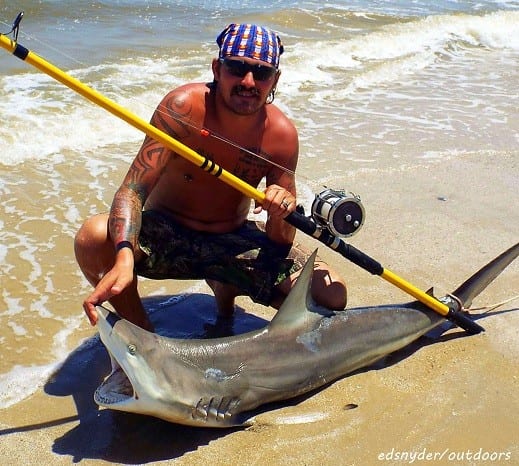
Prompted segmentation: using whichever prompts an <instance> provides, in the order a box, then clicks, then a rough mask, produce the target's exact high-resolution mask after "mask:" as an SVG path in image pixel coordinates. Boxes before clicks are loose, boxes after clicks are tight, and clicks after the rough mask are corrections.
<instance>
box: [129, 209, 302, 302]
mask: <svg viewBox="0 0 519 466" xmlns="http://www.w3.org/2000/svg"><path fill="white" fill-rule="evenodd" d="M262 226H263V224H262V223H259V222H258V223H257V222H253V221H247V222H245V223H244V224H243V226H241V227H239V228H238V229H236V230H235V231H232V232H230V233H223V234H222V233H207V232H201V231H196V230H191V229H189V228H186V227H185V226H183V225H180V224H178V223H177V222H175V221H174V220H173V219H172V218H170V217H169V216H167V215H165V214H163V213H161V212H157V211H150V210H148V211H144V212H143V213H142V226H141V232H140V236H139V246H140V248H141V249H142V250H143V251H144V253H145V254H146V256H145V257H144V258H143V259H142V260H140V261H139V262H138V263H137V264H136V266H135V269H136V272H137V274H138V275H140V276H143V277H147V278H152V279H155V280H163V279H179V280H182V279H184V280H193V279H212V280H218V281H220V282H224V283H229V284H232V285H235V286H236V287H238V289H240V290H241V292H242V293H243V294H244V295H247V296H250V297H251V299H252V300H253V301H255V302H258V303H261V304H264V305H268V304H270V302H271V300H272V298H273V291H274V290H273V287H274V286H275V285H277V284H278V283H280V282H282V281H283V280H284V279H285V278H287V277H288V276H289V275H290V274H292V273H293V272H295V271H297V270H299V269H301V268H302V267H303V265H304V264H305V262H306V259H307V258H308V254H306V253H305V252H303V250H301V249H300V248H298V247H297V246H295V245H294V246H292V247H290V246H285V245H279V244H276V243H274V242H272V241H271V240H269V239H268V238H267V235H266V234H265V231H264V229H263V228H262Z"/></svg>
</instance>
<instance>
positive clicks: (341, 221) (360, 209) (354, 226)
mask: <svg viewBox="0 0 519 466" xmlns="http://www.w3.org/2000/svg"><path fill="white" fill-rule="evenodd" d="M311 210H312V219H313V220H314V222H315V223H316V224H317V225H318V226H319V227H320V228H326V229H327V230H329V231H330V232H331V233H332V234H333V235H335V236H339V237H348V236H352V235H354V234H355V233H357V231H358V230H359V229H360V227H361V226H362V225H363V224H364V216H365V212H364V206H363V205H362V203H361V201H360V196H358V195H356V194H353V193H350V192H348V193H347V192H345V191H344V190H335V189H325V190H324V191H322V192H320V193H319V194H316V196H315V199H314V201H313V203H312V209H311Z"/></svg>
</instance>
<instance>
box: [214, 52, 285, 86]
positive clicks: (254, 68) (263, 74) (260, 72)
mask: <svg viewBox="0 0 519 466" xmlns="http://www.w3.org/2000/svg"><path fill="white" fill-rule="evenodd" d="M220 63H222V64H223V65H224V66H225V68H226V69H227V71H228V72H229V74H231V75H232V76H236V77H237V78H244V77H245V76H246V75H247V73H249V72H251V73H252V76H253V77H254V80H255V81H268V80H269V79H272V77H273V76H274V75H275V74H276V73H277V69H276V68H274V67H272V66H267V65H251V64H250V63H247V62H245V61H243V60H236V59H230V58H220Z"/></svg>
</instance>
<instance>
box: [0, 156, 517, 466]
mask: <svg viewBox="0 0 519 466" xmlns="http://www.w3.org/2000/svg"><path fill="white" fill-rule="evenodd" d="M518 164H519V162H518V156H517V154H502V153H499V154H465V155H459V156H456V157H454V158H452V159H450V160H444V161H443V162H442V163H436V162H432V161H428V162H427V161H424V163H423V166H420V167H410V168H407V169H405V168H404V169H399V170H386V171H384V172H377V171H373V172H369V171H368V172H366V173H363V174H357V175H355V176H353V177H346V176H345V177H344V179H342V180H334V183H333V185H334V186H337V187H338V185H337V184H339V186H340V184H341V182H342V185H343V186H344V187H346V188H347V189H351V190H354V191H355V192H358V193H360V194H361V196H362V199H363V202H364V204H365V207H366V211H367V219H366V225H365V226H364V227H363V229H362V230H361V232H359V233H358V235H357V236H355V237H353V238H351V239H349V240H348V242H350V243H352V244H353V245H355V246H356V247H357V248H359V249H360V250H363V251H365V252H366V253H368V254H369V255H371V256H372V257H374V258H375V259H377V260H379V261H380V262H381V263H382V264H383V265H384V266H385V267H386V268H388V269H390V270H392V271H394V272H395V273H397V274H399V275H401V276H402V277H404V278H406V279H408V280H409V281H411V282H412V283H413V284H415V285H417V286H418V287H420V288H422V289H426V288H429V286H431V285H435V286H437V293H438V294H439V293H443V292H446V291H451V290H452V289H454V288H455V287H456V286H457V285H459V284H460V283H461V282H462V281H464V280H465V279H466V278H467V277H468V276H469V275H471V274H472V273H473V272H475V271H476V270H477V269H479V268H480V267H481V266H483V265H484V264H485V263H487V262H488V261H489V260H491V259H493V258H494V257H495V256H497V255H498V254H499V253H500V252H502V251H503V250H505V249H506V248H508V247H509V246H511V245H513V244H515V243H516V242H517V241H518V239H519V208H518V206H519V202H518V201H519V195H518V186H519V166H518ZM330 185H332V183H330ZM300 240H301V241H302V242H303V243H305V244H307V245H309V246H312V247H313V246H317V243H316V242H315V241H314V240H311V239H309V238H305V237H300ZM320 252H321V255H323V256H325V258H326V259H327V260H328V261H330V262H332V263H333V264H334V265H335V267H337V268H340V269H341V270H342V271H343V274H344V276H345V277H347V279H348V281H349V291H350V303H349V305H350V306H358V305H365V304H382V303H391V302H393V303H396V302H403V301H406V300H408V297H407V296H406V295H405V294H403V292H401V291H399V290H397V289H396V288H395V287H393V286H392V285H390V284H387V283H385V282H384V281H383V280H382V279H380V278H379V277H372V276H370V275H369V274H367V273H366V272H364V271H361V270H359V269H358V268H356V267H355V266H354V265H352V264H350V263H348V262H347V261H346V260H345V259H343V258H341V257H340V256H338V255H337V254H335V253H333V252H331V251H329V250H325V249H323V247H321V248H320ZM518 284H519V261H516V263H514V264H512V265H511V266H510V267H509V269H508V270H507V271H506V272H505V273H504V274H503V275H502V276H501V277H499V278H498V279H497V280H496V282H494V284H492V285H491V286H490V287H489V288H488V289H487V290H486V291H485V292H484V293H483V294H482V295H481V296H480V298H479V299H478V300H477V301H476V302H475V303H474V305H475V306H479V305H485V304H492V303H496V302H499V301H503V300H505V299H506V298H509V297H511V296H513V295H517V294H518V293H519V286H518ZM240 304H241V305H242V306H243V307H245V308H247V309H248V310H250V311H252V312H258V313H263V314H265V313H267V314H268V312H269V310H264V309H261V308H259V307H258V306H252V305H251V304H250V302H248V301H243V302H240ZM518 311H519V308H518V301H514V302H512V303H510V304H507V305H505V306H503V307H502V308H500V309H499V310H498V311H497V312H495V315H492V316H487V317H485V318H484V319H481V320H480V321H479V322H480V323H481V324H482V325H483V326H484V327H485V328H486V332H485V333H484V334H480V335H477V336H471V337H468V336H466V335H465V333H464V332H463V331H460V330H459V329H452V330H450V331H449V332H447V333H446V334H444V335H442V336H441V337H439V338H437V339H425V338H424V339H421V340H420V341H418V342H417V343H415V344H413V345H411V346H410V347H408V348H406V349H404V350H402V351H400V352H398V353H396V354H393V355H391V356H389V357H388V358H386V359H385V360H384V361H382V362H380V363H378V364H376V365H375V366H374V367H370V368H368V369H367V370H365V371H362V372H359V373H356V374H353V375H350V376H347V377H345V378H343V379H341V380H339V381H336V382H335V383H333V384H331V385H330V386H328V387H326V388H324V389H322V390H319V391H317V392H316V393H313V394H312V395H311V396H308V397H304V398H302V399H298V400H295V401H289V402H286V403H284V404H282V405H281V406H280V407H279V408H277V409H273V410H271V411H268V412H266V413H263V414H261V415H259V416H258V417H257V422H256V424H255V425H254V426H253V427H250V428H246V429H230V430H216V429H199V428H191V427H185V426H179V425H173V424H168V423H166V422H163V421H159V420H156V419H153V418H148V417H144V416H135V415H129V414H125V413H115V412H112V411H109V410H99V411H98V410H96V408H95V406H94V404H93V402H92V391H93V389H94V388H95V384H96V383H97V382H96V381H97V380H98V378H99V377H100V375H101V372H102V371H103V370H105V369H106V365H107V361H106V357H105V356H104V355H103V353H102V351H103V350H102V349H101V348H100V346H99V345H91V346H90V347H86V348H83V347H82V348H81V349H80V350H78V351H77V352H76V356H77V358H78V359H77V361H76V363H75V365H74V366H72V367H73V368H75V370H72V371H71V372H70V373H67V372H66V368H67V366H66V365H65V366H64V369H63V370H62V372H61V374H60V377H61V384H60V385H59V386H54V387H53V383H52V381H50V382H49V383H48V384H47V388H46V390H47V392H51V393H52V394H49V393H45V391H44V389H43V388H42V389H40V390H38V391H37V393H35V394H34V395H33V396H32V397H30V398H29V399H26V400H25V401H23V402H21V403H18V404H17V405H15V406H13V407H11V408H9V409H4V410H2V411H0V457H1V458H2V464H6V465H18V464H20V465H33V464H34V465H41V464H71V463H76V462H81V464H88V465H90V464H95V465H97V464H105V463H106V462H112V463H124V464H126V463H127V464H143V463H155V462H157V463H158V462H164V463H165V464H178V465H195V464H196V465H199V464H200V465H201V464H212V465H228V464H248V465H270V464H272V465H277V464H283V465H368V464H406V463H411V462H412V458H413V457H412V456H411V455H418V456H417V458H415V461H414V464H431V465H439V464H519V427H517V419H519V370H518V369H519V363H518V359H519V338H518V336H519V312H518ZM85 328H86V327H85ZM88 334H90V335H92V334H93V331H92V330H90V329H88V328H86V330H85V331H84V335H88ZM402 455H408V456H407V460H406V458H405V457H402ZM471 458H472V459H471ZM494 460H495V461H494Z"/></svg>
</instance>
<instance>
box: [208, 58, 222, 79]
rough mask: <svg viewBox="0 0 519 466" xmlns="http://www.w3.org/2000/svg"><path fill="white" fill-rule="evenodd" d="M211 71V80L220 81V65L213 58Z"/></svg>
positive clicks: (218, 61)
mask: <svg viewBox="0 0 519 466" xmlns="http://www.w3.org/2000/svg"><path fill="white" fill-rule="evenodd" d="M211 69H212V70H213V78H214V80H215V81H219V80H220V70H221V69H222V64H221V63H220V60H219V59H218V58H213V62H212V64H211Z"/></svg>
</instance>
